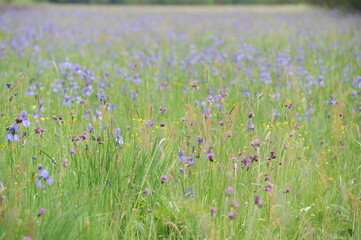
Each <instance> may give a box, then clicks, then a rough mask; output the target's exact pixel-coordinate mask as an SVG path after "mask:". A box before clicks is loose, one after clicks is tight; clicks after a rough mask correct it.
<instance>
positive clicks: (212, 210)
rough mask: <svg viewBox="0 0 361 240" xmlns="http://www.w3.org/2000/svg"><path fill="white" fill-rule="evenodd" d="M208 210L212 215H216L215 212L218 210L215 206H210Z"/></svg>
mask: <svg viewBox="0 0 361 240" xmlns="http://www.w3.org/2000/svg"><path fill="white" fill-rule="evenodd" d="M210 211H211V216H212V217H216V212H217V211H218V209H217V208H215V207H211V208H210Z"/></svg>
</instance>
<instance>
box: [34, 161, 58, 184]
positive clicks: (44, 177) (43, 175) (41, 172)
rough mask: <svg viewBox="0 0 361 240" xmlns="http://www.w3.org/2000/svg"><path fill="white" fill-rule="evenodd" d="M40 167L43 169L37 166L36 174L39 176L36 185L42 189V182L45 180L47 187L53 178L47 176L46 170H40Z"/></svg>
mask: <svg viewBox="0 0 361 240" xmlns="http://www.w3.org/2000/svg"><path fill="white" fill-rule="evenodd" d="M42 167H43V165H42V164H38V168H39V171H38V174H39V177H38V178H37V180H36V185H38V186H39V187H40V188H44V186H43V183H42V180H45V181H46V183H47V184H48V185H52V184H53V182H54V180H53V178H52V177H51V176H49V172H48V170H46V169H42Z"/></svg>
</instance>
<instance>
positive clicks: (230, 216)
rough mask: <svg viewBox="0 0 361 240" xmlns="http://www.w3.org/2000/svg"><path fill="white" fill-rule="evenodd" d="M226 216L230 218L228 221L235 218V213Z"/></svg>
mask: <svg viewBox="0 0 361 240" xmlns="http://www.w3.org/2000/svg"><path fill="white" fill-rule="evenodd" d="M227 216H228V217H229V218H230V219H232V220H233V219H235V218H236V217H237V214H236V213H235V212H229V213H228V214H227Z"/></svg>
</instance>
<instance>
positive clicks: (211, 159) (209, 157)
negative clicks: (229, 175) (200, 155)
mask: <svg viewBox="0 0 361 240" xmlns="http://www.w3.org/2000/svg"><path fill="white" fill-rule="evenodd" d="M207 158H208V159H209V161H211V162H213V161H214V154H213V153H211V152H210V153H208V154H207Z"/></svg>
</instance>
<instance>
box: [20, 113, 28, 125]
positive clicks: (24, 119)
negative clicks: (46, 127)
mask: <svg viewBox="0 0 361 240" xmlns="http://www.w3.org/2000/svg"><path fill="white" fill-rule="evenodd" d="M27 115H28V114H27V112H26V111H22V112H21V114H20V116H21V118H22V120H23V121H22V122H23V125H24V127H29V125H30V121H29V119H28V117H27Z"/></svg>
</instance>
